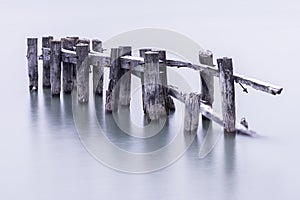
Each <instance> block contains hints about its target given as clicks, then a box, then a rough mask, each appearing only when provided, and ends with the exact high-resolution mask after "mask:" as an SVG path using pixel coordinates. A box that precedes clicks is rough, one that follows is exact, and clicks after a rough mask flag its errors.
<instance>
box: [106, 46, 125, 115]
mask: <svg viewBox="0 0 300 200" xmlns="http://www.w3.org/2000/svg"><path fill="white" fill-rule="evenodd" d="M110 55H111V56H110V57H111V66H110V71H109V78H110V81H109V85H108V90H107V91H106V104H105V110H106V111H108V112H112V111H116V110H117V109H118V104H119V94H120V84H117V83H118V81H119V79H120V78H121V65H120V59H119V58H120V49H119V48H112V49H111V52H110Z"/></svg>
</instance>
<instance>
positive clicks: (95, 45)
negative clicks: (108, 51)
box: [92, 40, 104, 96]
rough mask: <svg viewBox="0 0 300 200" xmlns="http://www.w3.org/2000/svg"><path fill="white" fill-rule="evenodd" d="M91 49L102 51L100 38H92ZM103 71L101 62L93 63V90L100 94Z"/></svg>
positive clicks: (101, 92)
mask: <svg viewBox="0 0 300 200" xmlns="http://www.w3.org/2000/svg"><path fill="white" fill-rule="evenodd" d="M92 49H93V51H95V52H99V53H102V52H103V49H102V42H101V41H100V40H92ZM103 73H104V68H103V66H102V62H97V64H96V65H93V91H94V93H95V94H97V95H100V96H102V94H103Z"/></svg>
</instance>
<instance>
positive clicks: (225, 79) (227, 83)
mask: <svg viewBox="0 0 300 200" xmlns="http://www.w3.org/2000/svg"><path fill="white" fill-rule="evenodd" d="M217 63H218V68H219V71H220V87H221V95H222V115H223V121H224V130H225V131H226V132H235V131H236V127H235V120H236V114H235V89H234V76H233V66H232V59H230V58H223V59H217Z"/></svg>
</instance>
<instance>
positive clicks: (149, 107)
mask: <svg viewBox="0 0 300 200" xmlns="http://www.w3.org/2000/svg"><path fill="white" fill-rule="evenodd" d="M144 84H145V85H144V95H145V99H144V101H145V108H146V115H147V116H148V117H149V119H150V120H158V119H159V118H160V116H162V115H166V109H165V107H164V101H163V100H164V98H163V93H162V91H161V90H160V89H159V88H160V77H159V53H158V52H146V53H145V69H144Z"/></svg>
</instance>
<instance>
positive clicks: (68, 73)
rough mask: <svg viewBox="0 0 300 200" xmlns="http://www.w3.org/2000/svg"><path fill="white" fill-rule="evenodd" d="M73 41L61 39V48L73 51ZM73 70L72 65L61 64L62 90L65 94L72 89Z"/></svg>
mask: <svg viewBox="0 0 300 200" xmlns="http://www.w3.org/2000/svg"><path fill="white" fill-rule="evenodd" d="M74 46H75V40H73V39H69V38H63V39H62V48H64V49H66V50H71V51H73V50H74ZM73 70H74V64H72V63H66V62H63V90H64V92H65V93H71V92H72V89H73Z"/></svg>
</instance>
